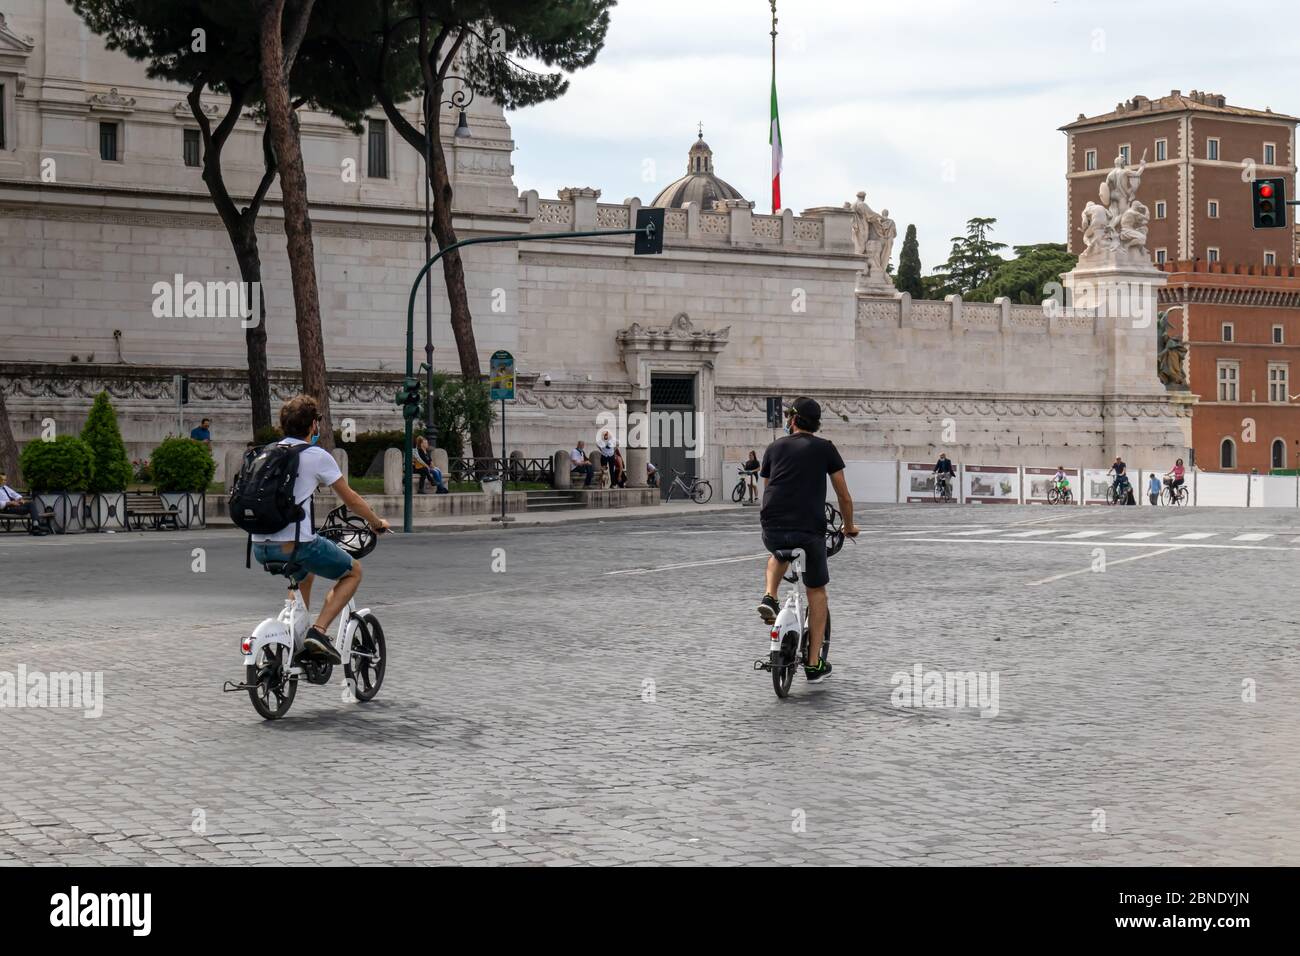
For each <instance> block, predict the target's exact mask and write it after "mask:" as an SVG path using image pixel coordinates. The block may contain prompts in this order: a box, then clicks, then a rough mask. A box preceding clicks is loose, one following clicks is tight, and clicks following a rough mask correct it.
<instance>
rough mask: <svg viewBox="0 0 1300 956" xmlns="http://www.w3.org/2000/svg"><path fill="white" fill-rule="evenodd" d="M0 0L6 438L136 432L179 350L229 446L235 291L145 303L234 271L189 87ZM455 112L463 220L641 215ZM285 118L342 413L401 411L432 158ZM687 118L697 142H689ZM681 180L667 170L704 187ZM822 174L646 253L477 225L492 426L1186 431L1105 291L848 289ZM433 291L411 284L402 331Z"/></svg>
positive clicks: (1146, 435)
mask: <svg viewBox="0 0 1300 956" xmlns="http://www.w3.org/2000/svg"><path fill="white" fill-rule="evenodd" d="M0 16H2V17H3V19H2V20H0V103H3V111H2V120H0V121H2V122H3V129H4V138H3V145H2V146H0V387H3V388H4V389H5V393H6V397H7V401H8V404H9V409H10V414H11V417H12V418H13V419H14V425H15V430H16V431H17V433H18V435H17V437H18V439H19V441H20V442H23V441H25V440H30V439H31V438H33V437H35V435H36V434H37V431H38V429H39V426H40V422H41V421H42V419H45V418H53V419H54V420H55V421H56V422H57V423H58V427H59V428H60V429H65V430H76V429H79V428H80V426H81V424H82V422H83V421H84V417H85V414H86V411H87V410H88V409H89V405H90V401H91V399H92V398H93V395H94V394H95V392H97V391H98V390H99V389H100V388H101V387H106V388H108V389H109V392H110V394H111V395H112V396H113V398H114V401H115V403H116V404H117V406H118V408H119V411H120V412H121V413H122V416H123V419H124V422H123V429H124V434H125V437H126V439H127V441H128V443H129V444H130V446H131V451H132V452H133V454H141V453H145V452H147V451H148V449H149V448H151V447H152V445H153V444H154V443H155V442H156V441H157V440H158V439H160V438H161V437H163V435H165V434H166V433H167V432H168V431H169V430H170V431H174V430H175V428H176V414H175V406H174V404H173V401H174V400H173V398H172V396H171V392H170V390H171V375H172V374H173V373H174V372H177V371H185V372H187V373H189V374H190V376H191V381H192V386H191V393H192V397H193V402H192V404H191V405H190V406H189V407H188V408H187V410H186V415H185V419H186V421H185V424H186V427H187V428H188V427H189V426H190V425H192V424H195V423H197V421H198V419H199V418H200V417H202V416H208V417H211V418H212V419H213V420H214V429H213V431H214V437H215V439H216V442H217V444H218V445H222V444H225V443H226V442H228V444H227V445H226V447H237V446H242V444H243V442H244V441H245V440H246V438H247V421H248V414H247V400H246V398H245V378H246V374H245V371H244V368H245V366H244V356H245V346H244V338H243V333H242V330H241V329H240V327H239V323H238V320H237V319H230V320H211V319H187V318H156V317H155V315H154V311H153V308H152V305H153V302H154V294H153V287H154V285H155V283H157V282H159V281H166V282H170V281H172V277H173V276H174V275H176V274H181V275H183V276H184V278H185V279H186V280H187V281H188V280H197V281H201V282H206V281H228V280H231V279H234V278H237V277H238V270H237V267H236V263H235V258H234V255H233V253H232V251H231V248H230V244H229V241H228V239H227V237H226V234H225V232H224V230H223V229H222V227H221V224H220V221H219V220H218V218H217V216H216V213H215V211H214V210H213V207H212V204H211V201H210V200H209V197H208V194H207V191H206V189H205V187H204V185H203V183H202V181H201V179H200V176H199V169H198V168H196V167H193V166H188V165H186V162H185V154H186V132H185V131H186V130H187V129H194V128H195V126H194V121H193V118H192V117H191V116H190V114H189V110H188V107H187V105H186V104H185V102H184V99H183V97H184V94H185V93H186V92H187V91H186V90H184V89H182V88H180V87H178V86H175V85H172V84H166V83H161V82H157V81H152V80H149V79H147V78H146V77H145V74H144V70H143V67H142V66H141V65H139V64H136V63H134V62H132V61H130V60H128V59H127V58H125V57H124V56H122V55H120V54H116V53H111V52H109V51H107V50H105V49H104V47H103V45H102V43H101V42H100V41H99V39H98V38H97V37H96V36H94V35H93V34H91V33H90V32H89V31H88V30H87V29H86V28H85V26H84V25H83V24H81V23H80V22H79V21H78V19H77V17H76V16H75V14H73V13H72V11H71V9H70V8H69V7H68V6H67V5H66V4H65V3H63V2H61V0H50V2H48V3H47V2H43V0H0ZM209 99H210V100H211V102H212V103H213V104H214V105H215V106H216V107H218V108H221V109H224V101H223V100H222V99H221V98H219V97H209ZM374 117H375V120H382V114H381V113H380V112H379V111H378V110H376V111H375V113H374ZM412 117H413V119H414V113H413V114H412ZM455 120H456V115H455V114H454V113H452V112H447V113H446V114H445V115H444V117H443V122H444V133H445V143H446V144H447V149H448V152H449V159H450V164H451V167H452V169H453V176H454V185H455V189H456V202H457V216H456V219H457V228H458V230H459V232H460V236H461V238H468V237H471V236H474V235H481V234H489V233H520V234H525V233H530V232H531V233H539V232H577V231H581V230H584V229H591V228H618V227H626V226H627V224H628V223H629V222H631V221H632V219H634V217H635V210H636V208H637V207H638V206H639V205H640V204H641V202H640V200H638V199H636V198H630V199H626V200H624V201H622V202H614V203H608V202H602V201H601V198H602V197H601V195H600V192H599V190H598V189H595V188H589V187H575V188H573V189H569V190H562V191H561V194H560V196H559V197H557V198H555V199H543V198H540V197H539V196H538V195H537V193H536V192H533V191H524V192H522V193H521V192H520V191H519V189H518V185H517V184H516V183H515V181H514V178H513V166H512V163H511V154H512V152H513V150H514V149H515V148H517V147H516V144H515V143H514V141H513V139H512V136H511V131H510V127H509V124H508V122H507V120H506V117H505V116H504V114H503V112H502V110H501V109H500V108H499V107H497V106H496V105H494V104H492V103H489V102H486V101H484V100H483V99H481V98H480V99H477V100H475V101H474V103H473V104H472V105H471V107H470V109H469V112H468V122H469V125H470V128H471V131H472V135H471V136H469V137H455V136H452V135H451V133H452V131H453V129H454V128H455ZM371 135H373V136H376V137H378V138H379V140H381V141H382V142H383V143H384V144H385V147H386V148H385V149H384V150H383V152H385V153H386V157H385V158H386V166H387V169H386V170H372V169H369V168H368V166H369V165H370V160H371V157H370V154H369V150H368V149H367V145H368V138H369V136H371ZM302 136H303V146H304V154H305V157H306V161H307V165H308V175H309V190H310V194H311V198H312V202H313V209H312V216H313V226H314V235H315V240H316V253H317V259H318V276H319V281H320V288H321V304H322V312H323V324H324V330H325V338H326V342H325V353H326V361H327V364H328V366H329V368H330V369H331V371H332V373H333V381H332V386H331V387H332V392H333V395H332V397H333V401H334V402H335V403H336V406H335V407H336V411H335V415H336V420H337V419H338V418H340V417H353V418H355V419H356V421H357V423H358V426H359V428H361V429H366V428H372V427H400V424H401V417H400V414H399V410H398V409H397V408H396V407H395V406H393V405H391V404H390V403H391V399H392V394H393V392H394V390H395V388H396V380H397V379H398V378H400V370H401V369H402V368H403V366H404V351H403V350H404V344H405V312H406V301H407V296H408V293H409V288H410V282H411V281H412V279H413V278H414V276H415V273H416V272H417V270H418V268H419V266H420V264H421V263H422V261H423V191H422V181H421V179H420V158H419V156H418V155H417V154H416V153H415V151H413V150H411V149H410V148H409V147H408V146H407V145H406V144H405V143H404V142H402V141H401V140H400V139H399V138H398V137H397V136H396V135H395V134H394V133H393V132H392V131H391V129H387V128H386V126H385V125H383V124H381V123H378V122H376V123H375V124H374V125H372V126H371V128H370V129H369V130H368V131H367V134H366V135H363V136H357V135H354V134H352V133H350V132H349V131H347V130H346V129H345V128H344V127H343V126H342V124H341V123H339V122H337V121H336V120H334V119H332V118H331V117H328V116H323V115H316V114H308V115H306V116H304V117H303V122H302ZM260 141H261V127H260V126H259V125H258V124H257V123H256V122H255V121H254V120H253V119H251V118H246V119H244V120H241V122H240V126H239V131H238V133H237V135H236V136H235V137H234V138H233V139H232V142H231V144H230V145H229V146H228V147H227V156H226V159H227V162H226V168H227V179H228V182H229V183H230V185H231V188H232V191H233V192H235V193H236V195H244V196H247V195H249V194H251V192H252V190H253V188H254V186H255V184H256V181H257V179H258V178H259V177H260V175H261V154H260ZM701 145H703V144H702V141H701V142H697V143H693V144H690V146H691V152H690V158H689V159H688V163H689V164H697V163H698V161H699V160H700V159H701V158H702V154H701V152H700V150H699V147H700V146H701ZM520 148H527V144H522V147H520ZM704 148H705V149H707V146H705V147H704ZM110 154H111V155H110ZM349 163H351V164H355V166H356V168H357V170H358V175H357V176H356V177H355V181H349V177H348V176H346V175H344V172H345V171H346V169H347V167H348V164H349ZM702 165H703V164H702V163H698V165H697V168H698V166H702ZM376 172H384V173H385V175H383V176H379V175H372V173H376ZM691 174H692V170H691V167H690V166H688V177H689V176H690V175H691ZM707 174H708V175H709V176H714V175H715V171H714V169H713V157H712V154H711V152H710V153H709V155H708V162H707ZM699 175H704V172H703V170H701V172H700V173H699ZM863 176H864V178H869V176H870V169H869V164H866V167H865V168H864V170H863ZM525 185H526V184H525ZM723 185H725V183H724V184H723ZM674 186H675V187H677V188H675V189H674V190H673V193H674V194H675V195H677V196H680V197H688V196H692V195H703V191H702V190H701V189H696V188H692V184H690V183H683V182H682V181H681V180H679V181H678V183H675V184H674ZM733 191H734V190H733ZM277 195H278V194H277V192H276V191H275V189H274V188H273V190H272V193H271V196H270V201H269V202H268V204H267V206H266V208H265V209H264V211H263V214H262V217H261V221H260V223H259V228H258V235H259V241H260V244H261V248H262V259H263V270H264V286H265V290H266V293H267V297H268V320H267V321H268V354H269V360H270V364H271V366H272V367H273V368H274V369H277V370H278V371H277V372H276V373H275V375H274V377H275V383H276V384H275V389H274V394H275V395H281V394H288V393H289V392H291V391H292V390H293V387H294V376H295V374H296V365H297V345H296V339H295V333H294V324H293V318H292V296H291V291H290V285H289V276H288V265H287V260H286V257H285V253H284V234H283V228H282V224H281V222H280V220H279V207H278V204H277V202H276V197H277ZM669 198H671V197H669ZM826 199H827V202H828V203H830V205H827V206H824V207H818V208H815V209H809V210H805V211H804V212H803V214H802V215H799V216H796V215H794V214H793V213H792V212H790V211H789V210H786V211H785V212H784V213H783V215H780V216H766V215H758V214H755V212H754V210H753V204H752V203H749V202H746V201H744V200H743V199H737V198H725V199H721V200H718V201H717V202H716V203H715V204H714V205H715V206H716V207H717V208H707V209H706V208H701V206H700V205H699V204H697V203H694V202H690V201H689V200H687V199H686V198H681V199H679V200H678V201H682V202H685V203H686V205H684V206H681V207H674V208H670V209H669V211H668V214H667V223H666V226H667V228H666V242H665V251H664V254H663V255H662V256H658V257H644V256H642V257H634V256H633V255H632V243H631V241H630V238H628V239H623V238H615V239H555V240H546V241H539V242H530V243H522V244H513V243H505V244H494V245H488V246H479V247H474V248H470V249H468V250H466V251H465V260H466V271H467V276H468V282H469V287H470V305H471V309H472V311H473V315H474V324H475V333H476V338H477V342H478V346H479V348H480V350H481V353H482V355H481V357H482V360H483V365H484V369H485V370H486V366H487V357H488V356H489V355H490V354H491V353H492V352H493V351H495V350H497V349H500V348H505V349H509V350H510V351H511V352H513V353H514V355H515V356H516V360H517V362H518V365H519V369H520V377H521V378H520V380H521V385H522V386H523V387H522V391H521V393H520V398H519V401H518V402H517V403H516V404H515V407H514V408H513V409H512V410H511V412H510V419H509V422H510V424H509V428H510V433H509V436H508V438H509V445H510V447H511V448H512V449H513V448H518V449H520V450H522V451H523V452H524V453H525V454H527V455H530V456H531V455H543V454H549V453H551V452H553V451H554V450H556V449H558V448H565V447H569V446H571V444H572V442H573V441H574V440H576V439H577V438H579V437H585V438H588V439H591V438H593V437H594V434H593V432H594V430H595V428H596V423H597V416H598V415H599V414H600V413H601V412H613V411H616V410H617V408H618V406H619V403H620V402H623V401H626V400H628V399H638V398H640V399H654V400H655V401H656V402H657V403H658V404H659V405H662V404H663V403H664V402H673V403H674V404H673V405H672V407H673V408H678V409H683V410H689V409H692V408H693V409H694V410H696V411H698V412H700V413H702V428H703V440H702V444H701V452H702V461H701V462H700V463H699V465H698V467H699V468H700V469H701V470H702V472H703V473H705V474H711V475H714V476H715V477H717V476H719V474H720V472H721V467H722V462H723V461H724V460H725V461H730V460H733V459H735V458H737V457H739V456H740V454H741V453H742V452H744V451H747V450H748V449H749V448H751V447H756V448H761V447H762V445H763V444H765V443H766V441H767V440H769V439H770V432H769V431H768V429H767V427H766V424H765V419H764V399H765V397H767V396H769V395H781V396H784V397H785V398H787V399H789V398H790V397H792V396H794V395H796V394H800V393H806V394H811V395H813V396H815V397H817V398H818V399H820V400H821V401H822V402H823V405H824V406H825V407H826V409H827V411H826V414H825V418H824V421H825V423H826V424H825V431H826V433H827V434H828V435H829V436H830V437H832V438H834V439H835V441H836V442H837V443H838V444H839V445H841V446H842V448H843V450H844V452H845V455H846V457H849V456H852V457H858V458H895V457H897V458H922V459H924V458H928V457H933V456H935V455H936V454H937V452H938V450H940V449H941V448H946V450H947V451H948V453H949V454H950V456H953V457H955V458H956V459H958V460H965V461H977V460H978V461H981V462H986V463H990V464H998V463H1017V464H1034V463H1038V462H1041V461H1047V462H1049V463H1050V464H1056V463H1058V460H1060V461H1064V462H1067V463H1070V464H1079V465H1086V466H1088V467H1093V466H1096V465H1098V464H1101V463H1102V462H1103V461H1106V460H1109V457H1111V456H1113V455H1114V454H1116V453H1122V454H1124V455H1125V456H1126V457H1127V458H1128V459H1129V460H1130V461H1131V462H1133V463H1134V464H1136V465H1143V464H1146V463H1148V461H1150V463H1152V464H1155V463H1156V462H1158V461H1159V462H1163V461H1165V459H1170V460H1172V454H1173V453H1175V452H1181V451H1182V450H1183V447H1184V446H1185V445H1186V444H1188V441H1186V440H1185V438H1184V428H1183V427H1182V426H1184V425H1186V423H1187V418H1186V415H1187V409H1186V407H1185V406H1178V405H1174V404H1171V402H1170V401H1169V400H1168V398H1167V396H1166V394H1165V393H1164V391H1163V389H1161V388H1160V386H1159V384H1158V382H1157V379H1156V373H1155V367H1154V358H1153V357H1154V332H1153V331H1149V330H1148V331H1147V332H1143V333H1139V334H1128V335H1127V336H1123V335H1118V334H1116V333H1115V332H1114V331H1113V330H1111V331H1107V329H1108V328H1109V326H1108V325H1107V322H1106V320H1104V319H1103V318H1098V317H1091V316H1081V317H1073V318H1069V319H1052V320H1050V321H1049V320H1048V319H1047V318H1046V317H1045V315H1044V313H1043V310H1041V309H1039V308H1037V307H1028V306H1019V305H1015V306H1012V305H1009V304H1008V303H999V304H996V305H978V306H976V305H974V304H963V303H960V302H958V301H950V302H946V303H945V302H915V303H912V302H909V301H908V300H907V299H906V298H902V299H900V298H897V297H893V296H889V295H887V294H885V295H882V294H879V293H873V294H863V293H859V292H857V291H855V276H856V274H857V273H858V272H859V271H860V270H861V268H862V259H861V258H860V257H859V256H856V255H855V254H854V244H853V238H852V222H853V215H852V213H851V212H850V211H849V210H848V209H846V208H845V204H844V203H843V202H842V201H841V199H842V197H830V196H828V197H826ZM433 302H434V330H435V345H436V346H437V348H438V352H437V356H438V358H437V361H436V363H435V364H437V365H438V367H440V368H446V369H449V370H453V369H455V368H456V360H455V352H454V348H453V345H452V339H451V333H450V328H449V326H448V323H447V309H446V305H445V300H444V298H443V294H442V287H441V274H440V272H439V271H438V270H435V272H434V297H433ZM422 313H423V296H422V295H421V297H420V309H419V311H418V312H417V323H416V327H417V336H416V338H417V351H422V345H423V314H422ZM420 357H421V358H422V355H421V356H420ZM418 360H419V359H417V361H418ZM954 429H955V430H954ZM664 454H665V455H666V454H667V453H664ZM223 457H224V456H223V455H218V461H221V460H222V459H223ZM656 460H658V459H656Z"/></svg>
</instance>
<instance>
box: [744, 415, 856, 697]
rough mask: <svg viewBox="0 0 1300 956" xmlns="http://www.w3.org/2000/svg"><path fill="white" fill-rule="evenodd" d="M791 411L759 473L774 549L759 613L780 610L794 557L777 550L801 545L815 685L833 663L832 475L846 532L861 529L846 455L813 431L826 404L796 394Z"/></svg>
mask: <svg viewBox="0 0 1300 956" xmlns="http://www.w3.org/2000/svg"><path fill="white" fill-rule="evenodd" d="M786 416H787V417H786V423H785V430H786V435H785V437H783V438H778V439H777V440H776V441H774V442H773V443H772V444H771V445H769V446H768V447H767V450H766V451H765V452H763V463H762V466H761V468H760V469H759V475H760V476H761V477H762V478H764V479H766V480H765V483H764V486H763V507H762V509H761V511H760V512H759V521H760V523H761V524H762V527H763V546H764V547H765V548H767V550H768V551H770V552H773V553H772V556H771V557H769V558H768V559H767V571H766V575H765V581H764V584H765V586H766V591H765V592H764V594H763V599H762V600H761V601H760V602H759V603H758V615H759V617H761V618H762V619H763V621H764V623H766V624H769V625H770V624H772V623H773V622H774V621H775V620H776V616H777V614H778V613H779V612H780V610H781V605H780V603H779V602H778V601H777V590H778V589H779V588H780V586H781V579H782V578H783V577H784V576H785V573H786V569H787V568H788V567H789V562H788V561H781V560H779V559H778V558H777V557H776V552H778V551H790V550H793V549H795V548H799V549H801V550H802V551H803V552H804V563H805V568H804V576H803V580H804V586H805V589H806V590H807V594H808V633H809V645H810V646H809V649H808V660H809V661H810V662H816V663H815V664H813V663H810V664H809V665H807V666H805V667H804V676H805V677H807V678H808V682H809V683H811V684H816V683H819V682H821V681H823V680H825V679H826V678H827V677H829V676H830V674H831V665H830V663H829V662H827V661H823V660H822V659H821V649H822V640H823V638H824V637H825V633H826V620H827V613H828V608H829V602H828V601H827V597H826V585H827V583H828V582H829V581H830V571H829V569H828V567H827V563H826V478H827V476H829V477H830V480H831V487H833V488H834V489H835V497H836V498H837V499H838V502H839V510H840V513H841V514H842V515H843V516H844V533H845V534H846V535H848V536H849V537H857V535H858V528H857V525H855V524H854V523H853V498H852V497H851V496H850V495H849V486H848V483H847V482H846V481H845V480H844V459H843V458H841V457H840V453H839V451H837V450H836V448H835V445H834V444H833V443H832V442H830V441H827V440H826V439H824V438H818V437H817V436H816V435H814V434H813V432H815V431H817V429H818V428H820V427H821V416H822V410H821V406H820V405H818V404H817V402H815V401H813V400H812V399H811V398H804V397H800V398H796V399H795V400H794V401H793V402H792V403H791V404H790V408H789V409H787V411H786Z"/></svg>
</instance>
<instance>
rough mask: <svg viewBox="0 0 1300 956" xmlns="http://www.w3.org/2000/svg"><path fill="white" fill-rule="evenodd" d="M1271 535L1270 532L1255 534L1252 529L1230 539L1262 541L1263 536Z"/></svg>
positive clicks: (1269, 536)
mask: <svg viewBox="0 0 1300 956" xmlns="http://www.w3.org/2000/svg"><path fill="white" fill-rule="evenodd" d="M1271 537H1273V536H1272V535H1271V534H1257V533H1255V532H1253V531H1252V532H1250V533H1248V534H1239V535H1237V536H1236V537H1235V538H1233V539H1232V540H1233V541H1263V540H1264V539H1265V538H1271Z"/></svg>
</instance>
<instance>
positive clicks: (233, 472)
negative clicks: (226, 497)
mask: <svg viewBox="0 0 1300 956" xmlns="http://www.w3.org/2000/svg"><path fill="white" fill-rule="evenodd" d="M246 450H247V449H245V451H246ZM242 467H244V452H243V451H240V450H238V449H235V448H232V449H230V450H229V451H227V452H226V478H225V482H226V490H227V491H229V490H230V486H231V485H232V484H234V481H235V476H237V475H238V474H239V469H240V468H242Z"/></svg>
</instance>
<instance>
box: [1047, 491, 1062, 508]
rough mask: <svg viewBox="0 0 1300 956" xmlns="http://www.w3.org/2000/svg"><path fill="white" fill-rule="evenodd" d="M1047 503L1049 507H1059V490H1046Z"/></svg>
mask: <svg viewBox="0 0 1300 956" xmlns="http://www.w3.org/2000/svg"><path fill="white" fill-rule="evenodd" d="M1047 503H1048V504H1049V505H1059V504H1060V503H1061V490H1060V489H1059V488H1048V489H1047Z"/></svg>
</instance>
